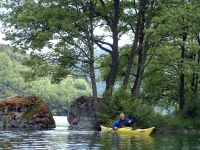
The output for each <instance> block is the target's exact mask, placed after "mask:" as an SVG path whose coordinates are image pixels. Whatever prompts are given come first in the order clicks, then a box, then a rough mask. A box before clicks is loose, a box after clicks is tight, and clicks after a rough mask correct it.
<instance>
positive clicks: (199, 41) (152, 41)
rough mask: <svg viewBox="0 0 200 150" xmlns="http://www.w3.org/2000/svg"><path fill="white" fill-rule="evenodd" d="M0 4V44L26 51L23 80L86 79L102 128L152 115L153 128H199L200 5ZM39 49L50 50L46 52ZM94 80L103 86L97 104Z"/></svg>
mask: <svg viewBox="0 0 200 150" xmlns="http://www.w3.org/2000/svg"><path fill="white" fill-rule="evenodd" d="M0 5H1V7H2V9H5V8H6V10H5V11H4V12H3V13H2V14H1V21H2V22H3V27H4V33H5V35H6V38H5V39H6V40H10V41H11V42H12V45H13V47H14V49H16V51H19V52H28V51H30V50H31V55H30V58H29V59H27V60H26V61H25V62H24V64H26V65H28V66H29V67H30V68H31V69H32V70H34V71H35V72H34V74H31V73H28V75H27V76H28V77H30V76H31V78H32V79H34V78H35V77H37V76H41V77H42V76H48V75H51V81H53V82H55V83H59V82H60V80H61V79H63V78H65V77H66V76H67V75H69V74H71V75H73V76H77V77H83V78H86V79H88V77H89V82H90V83H91V87H92V96H93V98H94V106H95V111H96V112H97V116H98V117H100V120H101V122H102V123H107V124H109V122H112V121H113V120H114V119H116V116H117V114H119V112H120V111H124V112H125V113H126V114H129V115H130V116H140V115H141V114H146V113H148V112H150V111H151V112H152V114H151V115H149V118H148V119H149V120H152V122H151V125H154V124H155V125H156V122H157V124H158V123H159V126H162V125H167V124H168V122H171V123H172V122H173V125H174V126H175V125H179V126H181V125H182V126H184V127H185V126H187V127H191V126H195V127H199V125H198V124H199V122H200V118H199V116H200V111H199V110H200V90H199V87H200V86H199V84H200V78H199V71H200V27H199V24H200V15H199V14H200V3H199V1H198V0H167V1H166V0H141V1H135V0H133V1H130V0H123V1H122V0H86V1H83V0H68V1H62V0H55V1H50V0H38V1H29V0H26V1H24V0H10V1H9V0H2V1H1V2H0ZM124 38H126V39H127V40H126V41H123V39H124ZM44 47H48V48H49V49H51V51H49V52H45V53H44V52H43V48H44ZM98 51H101V52H100V55H95V53H96V52H98ZM31 60H34V63H33V62H32V61H31ZM31 62H32V63H31ZM37 62H40V63H41V62H42V63H41V64H40V65H39V64H37ZM38 65H39V66H41V67H39V68H40V69H38V68H35V66H38ZM52 65H53V66H54V67H55V68H53V69H52V67H51V66H52ZM43 67H44V68H43ZM44 70H45V71H44ZM97 70H98V71H99V72H100V75H98V76H97V74H96V72H97ZM97 81H102V82H104V83H105V91H104V92H103V95H102V97H103V100H102V102H101V105H100V107H98V106H99V104H98V101H97V96H98V93H97V84H96V83H97ZM35 82H36V81H35ZM37 82H39V81H37ZM57 90H58V89H57ZM156 105H160V106H162V107H163V108H165V109H169V108H170V109H173V111H174V116H175V117H177V118H178V119H173V121H172V120H170V118H168V120H167V118H165V119H163V118H162V119H163V120H162V121H161V120H159V117H157V116H156V114H154V113H153V108H154V106H156ZM146 117H147V116H146ZM185 119H189V120H190V121H185ZM156 120H157V121H156ZM166 120H167V121H166ZM141 122H142V123H143V125H148V123H147V122H145V121H142V120H141ZM142 123H141V124H142Z"/></svg>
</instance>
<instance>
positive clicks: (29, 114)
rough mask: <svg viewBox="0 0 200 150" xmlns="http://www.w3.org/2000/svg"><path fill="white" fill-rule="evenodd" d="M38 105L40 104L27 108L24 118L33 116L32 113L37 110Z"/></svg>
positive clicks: (30, 118) (29, 118)
mask: <svg viewBox="0 0 200 150" xmlns="http://www.w3.org/2000/svg"><path fill="white" fill-rule="evenodd" d="M40 107H41V106H40V105H37V106H35V107H32V108H29V109H28V110H27V112H26V113H25V114H24V118H25V119H27V120H32V119H33V118H34V114H36V113H37V112H38V111H39V109H40Z"/></svg>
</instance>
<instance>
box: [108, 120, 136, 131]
mask: <svg viewBox="0 0 200 150" xmlns="http://www.w3.org/2000/svg"><path fill="white" fill-rule="evenodd" d="M129 120H131V122H130V123H129ZM133 123H134V120H133V119H126V118H124V120H121V119H118V120H117V121H115V123H114V124H113V126H112V128H113V129H114V128H115V127H117V128H122V127H127V126H131V125H132V124H133Z"/></svg>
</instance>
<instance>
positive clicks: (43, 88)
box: [0, 45, 91, 115]
mask: <svg viewBox="0 0 200 150" xmlns="http://www.w3.org/2000/svg"><path fill="white" fill-rule="evenodd" d="M28 57H29V55H25V54H20V53H17V52H15V53H14V52H13V49H12V48H11V47H10V46H6V45H0V60H1V61H0V87H1V88H0V99H3V98H8V97H13V96H17V95H24V94H35V95H37V96H39V97H41V98H42V99H43V100H45V102H46V104H47V105H48V106H49V108H50V109H51V111H52V113H53V115H67V110H68V103H69V102H70V101H71V100H73V99H74V98H76V97H78V96H81V95H91V88H90V86H89V84H88V83H87V82H86V81H85V80H84V79H81V78H79V79H76V78H74V77H72V76H68V77H66V78H65V79H63V80H62V81H60V82H59V83H58V84H56V83H52V82H51V80H50V76H49V77H37V78H36V79H34V80H33V79H32V81H26V79H27V74H28V73H29V72H32V71H33V70H32V69H31V68H29V67H27V66H24V65H22V64H23V62H24V60H26V59H25V58H28ZM29 80H30V78H29ZM25 81H26V82H25Z"/></svg>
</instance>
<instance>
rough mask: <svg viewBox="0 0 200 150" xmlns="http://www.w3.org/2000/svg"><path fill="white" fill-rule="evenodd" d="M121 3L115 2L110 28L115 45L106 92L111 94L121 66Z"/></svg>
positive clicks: (113, 46)
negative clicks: (119, 33)
mask: <svg viewBox="0 0 200 150" xmlns="http://www.w3.org/2000/svg"><path fill="white" fill-rule="evenodd" d="M119 5H120V1H119V0H115V1H114V11H115V13H114V20H113V21H112V24H111V26H110V28H111V30H112V38H113V44H112V53H111V57H112V62H111V66H110V72H109V75H108V78H107V80H106V91H109V90H110V92H111V94H112V91H113V87H114V84H115V80H116V77H117V70H118V64H119V50H118V23H119V18H120V10H119Z"/></svg>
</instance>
